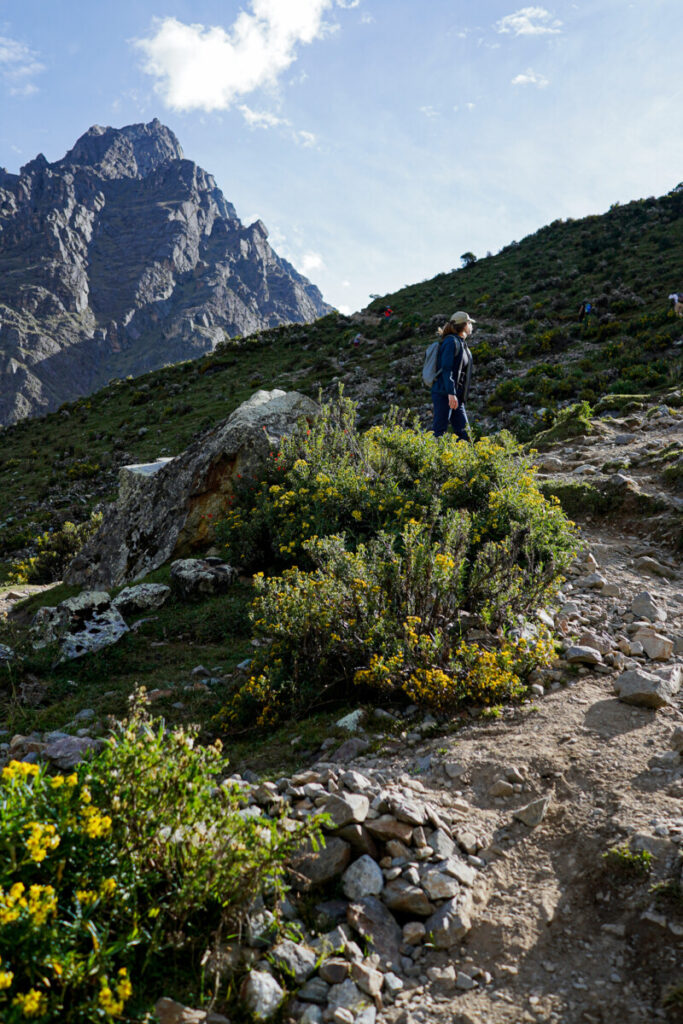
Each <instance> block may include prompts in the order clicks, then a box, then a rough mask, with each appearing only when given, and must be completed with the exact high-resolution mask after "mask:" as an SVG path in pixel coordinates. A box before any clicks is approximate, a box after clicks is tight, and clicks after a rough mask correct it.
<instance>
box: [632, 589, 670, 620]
mask: <svg viewBox="0 0 683 1024" xmlns="http://www.w3.org/2000/svg"><path fill="white" fill-rule="evenodd" d="M631 611H632V612H633V614H634V615H635V616H636V618H639V619H649V620H650V622H666V609H664V608H663V607H662V606H661V604H658V603H657V601H656V600H655V599H654V597H653V596H652V594H650V593H649V591H647V590H644V591H643V592H642V593H640V594H636V596H635V597H634V598H633V600H632V601H631Z"/></svg>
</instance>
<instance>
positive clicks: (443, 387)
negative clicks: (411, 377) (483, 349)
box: [432, 310, 476, 441]
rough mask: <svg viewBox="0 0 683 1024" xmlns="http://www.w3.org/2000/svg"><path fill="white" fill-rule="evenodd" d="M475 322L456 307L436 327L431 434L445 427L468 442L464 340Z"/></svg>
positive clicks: (468, 357)
mask: <svg viewBox="0 0 683 1024" xmlns="http://www.w3.org/2000/svg"><path fill="white" fill-rule="evenodd" d="M475 322H476V321H474V320H473V319H472V317H471V316H470V315H469V314H468V313H465V312H464V311H463V310H458V312H457V313H454V314H453V316H452V317H451V318H450V320H449V321H448V323H446V324H444V326H443V327H442V328H441V330H440V332H439V333H440V334H441V343H440V345H439V354H438V357H437V363H436V378H435V380H434V383H433V384H432V405H433V407H434V423H433V426H432V431H433V433H434V436H435V437H441V436H442V435H443V434H445V433H446V431H447V430H448V428H449V426H450V427H451V429H452V430H453V432H454V433H455V435H456V437H457V438H458V440H459V441H469V433H468V426H469V424H468V420H467V413H466V411H465V403H466V401H467V396H468V395H469V391H470V380H471V378H472V353H471V352H470V350H469V346H468V344H467V339H468V338H469V336H470V335H471V333H472V330H473V328H474V324H475Z"/></svg>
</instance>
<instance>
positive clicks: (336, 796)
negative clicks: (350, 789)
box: [320, 793, 370, 828]
mask: <svg viewBox="0 0 683 1024" xmlns="http://www.w3.org/2000/svg"><path fill="white" fill-rule="evenodd" d="M320 810H321V811H322V813H323V814H327V815H329V817H330V818H331V819H332V823H333V825H334V826H336V827H337V828H343V827H344V825H354V824H355V825H360V824H361V823H362V822H364V821H365V819H366V818H367V816H368V811H369V810H370V801H369V800H368V798H367V797H366V796H361V794H360V793H332V794H331V796H329V797H328V798H327V800H326V801H325V803H324V804H323V805H322V807H321V808H320Z"/></svg>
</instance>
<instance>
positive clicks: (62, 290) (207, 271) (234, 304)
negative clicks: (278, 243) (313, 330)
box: [0, 119, 330, 424]
mask: <svg viewBox="0 0 683 1024" xmlns="http://www.w3.org/2000/svg"><path fill="white" fill-rule="evenodd" d="M267 238H268V232H267V230H266V228H265V226H264V225H263V224H262V222H261V221H256V222H255V223H254V224H251V225H250V226H249V227H245V226H244V225H243V224H242V223H241V221H240V220H239V218H238V217H237V214H236V212H235V209H234V207H233V206H232V205H231V204H230V203H229V202H227V201H226V199H225V197H224V196H223V193H222V192H221V191H220V189H219V188H218V187H217V186H216V183H215V181H214V179H213V177H212V176H211V175H210V174H207V173H206V171H204V170H202V169H201V168H200V167H198V166H197V165H196V164H194V163H193V162H192V161H191V160H186V159H184V157H183V152H182V149H181V148H180V144H179V142H178V140H177V139H176V137H175V135H174V134H173V132H171V131H170V130H169V129H168V128H166V127H164V126H163V125H162V124H160V122H159V121H158V120H156V119H155V120H154V121H151V122H150V123H149V124H135V125H129V126H127V127H125V128H121V129H115V128H102V127H100V126H98V125H95V126H94V127H93V128H90V129H89V131H87V132H86V133H85V135H84V136H83V137H82V138H80V139H79V140H78V142H77V143H76V145H75V146H74V147H73V149H71V150H70V151H69V152H68V153H67V154H66V156H65V157H63V158H62V159H61V160H57V161H55V162H54V163H51V164H50V163H48V162H47V160H46V159H45V157H44V156H43V155H42V154H40V155H39V156H37V157H36V158H35V160H32V161H31V162H30V163H28V164H26V165H25V166H24V167H22V168H21V171H20V172H19V174H10V173H8V172H7V171H5V170H4V169H3V168H0V424H9V423H14V422H16V421H17V420H19V419H22V418H23V417H25V416H31V415H35V414H37V413H39V414H44V413H46V412H49V411H50V410H53V409H55V408H57V407H58V406H59V405H60V404H61V403H62V402H64V401H68V400H70V399H74V398H76V397H78V396H80V395H87V394H90V393H91V392H93V391H95V390H96V389H98V388H100V387H102V386H103V385H104V384H106V383H107V382H108V381H109V380H110V379H111V378H112V377H117V376H125V375H127V374H130V373H133V374H134V375H137V374H140V373H144V372H146V371H148V370H152V369H156V368H158V367H160V366H163V365H164V364H166V363H169V362H176V361H178V360H181V359H189V358H193V357H196V356H198V355H201V354H202V353H204V352H207V351H211V350H212V349H213V348H214V347H215V346H216V345H217V344H218V343H219V342H221V341H223V340H224V339H225V338H226V336H228V337H231V336H234V335H237V334H250V333H253V332H254V331H257V330H259V329H262V328H267V327H273V326H276V325H277V324H281V323H288V322H298V323H304V322H308V321H311V320H314V319H316V317H319V316H322V315H324V314H325V313H327V312H329V311H330V307H329V306H327V305H326V304H325V303H324V302H323V300H322V296H321V294H320V292H319V291H318V289H317V288H316V287H315V286H314V285H312V284H311V283H310V282H309V281H308V280H307V279H306V278H305V277H302V275H301V274H299V273H297V271H296V270H295V269H294V268H293V267H292V266H291V265H290V264H289V263H287V262H286V261H285V260H283V259H281V258H280V257H279V256H278V255H277V254H276V253H275V252H274V251H273V249H271V247H270V245H269V244H268V241H267Z"/></svg>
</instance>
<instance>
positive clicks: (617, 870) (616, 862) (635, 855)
mask: <svg viewBox="0 0 683 1024" xmlns="http://www.w3.org/2000/svg"><path fill="white" fill-rule="evenodd" d="M602 859H603V864H604V867H605V870H606V871H608V872H609V873H610V875H611V876H612V878H613V879H614V880H615V881H617V882H624V881H633V880H637V879H643V878H646V877H647V875H649V874H650V871H651V870H652V854H651V853H650V851H649V850H631V849H630V848H629V846H628V845H626V844H624V845H623V846H613V847H612V848H611V849H610V850H607V851H606V853H603V855H602Z"/></svg>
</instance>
